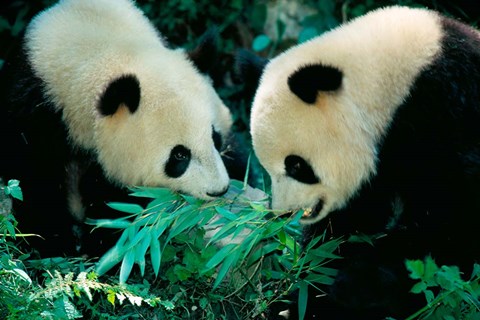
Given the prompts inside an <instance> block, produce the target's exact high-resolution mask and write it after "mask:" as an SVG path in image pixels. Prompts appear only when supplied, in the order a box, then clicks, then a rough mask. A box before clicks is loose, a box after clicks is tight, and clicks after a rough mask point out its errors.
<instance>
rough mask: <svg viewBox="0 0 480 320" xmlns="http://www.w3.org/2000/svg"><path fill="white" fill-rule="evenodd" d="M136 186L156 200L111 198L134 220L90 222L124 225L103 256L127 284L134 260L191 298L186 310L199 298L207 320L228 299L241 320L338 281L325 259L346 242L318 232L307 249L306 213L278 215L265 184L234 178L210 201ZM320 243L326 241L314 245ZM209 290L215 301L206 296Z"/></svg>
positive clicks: (103, 264) (105, 267) (103, 266)
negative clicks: (303, 237) (302, 226)
mask: <svg viewBox="0 0 480 320" xmlns="http://www.w3.org/2000/svg"><path fill="white" fill-rule="evenodd" d="M132 191H133V193H132V196H135V197H147V198H150V199H152V200H151V202H150V203H149V204H148V205H147V207H146V208H144V209H142V208H141V207H139V206H138V205H135V204H120V203H114V204H109V205H110V206H111V207H113V208H116V209H117V210H120V211H122V212H125V213H129V214H130V216H129V219H128V220H127V219H125V218H121V219H116V220H97V221H93V220H91V221H89V223H92V224H96V225H97V227H105V228H114V229H121V230H123V231H122V234H121V236H120V238H119V240H118V242H117V244H116V245H115V246H114V247H113V248H112V249H111V250H110V251H108V252H107V253H106V254H105V255H104V256H103V257H102V258H101V259H100V261H99V263H98V265H97V268H96V270H97V272H98V273H99V274H105V273H106V272H108V271H109V270H112V268H114V267H115V266H116V265H118V264H120V270H119V281H120V283H125V282H127V281H128V280H129V279H130V276H131V275H132V271H133V270H134V269H133V266H134V265H138V267H139V270H140V274H141V275H142V276H145V275H146V272H145V268H146V267H148V268H151V270H152V271H153V274H154V275H155V278H156V280H157V281H160V282H162V283H164V285H165V290H166V291H167V292H169V291H171V292H176V295H178V294H179V293H181V297H189V299H188V300H185V298H183V300H182V303H181V305H182V306H183V307H184V308H187V309H188V307H187V306H188V304H189V303H192V302H193V303H194V304H195V305H198V304H201V305H203V306H204V307H206V310H207V311H206V312H205V314H203V316H206V317H207V318H209V317H214V316H218V314H216V313H215V312H218V311H216V310H218V309H219V307H218V305H219V304H223V305H227V306H228V307H225V306H224V307H223V308H227V309H229V310H231V311H230V312H231V313H232V314H235V315H236V317H237V318H242V319H243V318H249V317H258V316H260V315H261V314H262V313H263V312H264V311H265V309H266V308H267V306H268V305H269V304H271V303H272V302H274V301H276V300H279V299H282V294H288V293H289V292H292V291H293V290H296V289H300V290H301V291H300V292H301V294H300V297H299V299H300V300H301V301H306V298H307V297H306V295H307V292H308V290H306V288H307V287H308V286H310V285H315V286H321V285H328V284H331V283H332V282H333V277H334V276H335V274H336V271H335V270H333V269H330V268H328V267H325V266H324V265H325V264H327V263H328V261H330V260H332V259H337V258H338V256H336V255H335V254H333V252H334V251H335V249H336V248H337V246H338V245H339V244H340V240H331V241H327V242H324V239H323V237H320V238H317V239H316V240H315V242H312V243H311V245H309V246H308V247H307V248H306V249H305V250H304V251H301V250H300V245H299V243H298V240H297V238H298V236H299V235H300V230H299V224H298V219H299V217H300V215H299V214H297V215H296V216H294V217H292V218H289V219H280V218H278V217H277V216H276V215H274V214H273V212H272V210H270V209H267V208H266V207H265V204H266V203H268V200H269V199H268V196H267V195H266V194H264V193H263V192H261V191H260V190H257V189H252V188H249V187H247V186H246V185H245V184H244V183H242V182H239V181H232V183H231V185H230V189H229V193H228V194H227V195H226V196H225V197H224V198H222V199H218V200H215V201H210V202H204V201H200V200H197V199H194V198H191V197H188V196H185V195H180V194H177V193H174V192H171V191H169V190H167V189H156V188H135V189H133V190H132ZM320 241H322V242H324V243H322V244H321V245H319V246H315V245H317V244H318V243H319V242H320ZM314 246H315V248H314ZM148 256H149V257H148ZM148 262H150V263H148ZM258 283H261V284H262V285H261V286H260V287H259V286H258V285H257V284H258ZM192 288H194V291H193V292H192V291H191V290H192ZM274 292H277V293H280V294H277V295H274V294H273V293H274ZM205 296H209V297H210V299H208V300H205V299H203V300H202V297H205ZM225 297H228V299H229V300H228V302H227V301H226V300H225ZM179 299H180V298H179ZM189 300H190V301H189ZM237 304H238V305H239V306H242V307H241V308H240V309H239V307H238V306H237ZM247 306H250V307H249V308H247ZM202 309H205V308H202ZM247 310H248V311H247ZM301 311H302V312H304V311H305V309H301ZM172 316H173V315H172Z"/></svg>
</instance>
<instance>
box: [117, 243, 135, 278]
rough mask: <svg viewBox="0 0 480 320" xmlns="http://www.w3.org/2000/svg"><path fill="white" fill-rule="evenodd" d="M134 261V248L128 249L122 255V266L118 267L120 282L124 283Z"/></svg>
mask: <svg viewBox="0 0 480 320" xmlns="http://www.w3.org/2000/svg"><path fill="white" fill-rule="evenodd" d="M134 262H135V250H129V251H127V253H126V254H125V256H124V257H123V261H122V266H121V267H120V283H125V282H126V281H127V280H128V277H129V276H130V272H132V268H133V263H134Z"/></svg>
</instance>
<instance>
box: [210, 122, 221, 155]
mask: <svg viewBox="0 0 480 320" xmlns="http://www.w3.org/2000/svg"><path fill="white" fill-rule="evenodd" d="M212 140H213V144H214V145H215V149H217V151H220V149H221V148H222V144H223V141H222V136H221V135H220V133H218V131H217V130H215V128H214V127H213V126H212Z"/></svg>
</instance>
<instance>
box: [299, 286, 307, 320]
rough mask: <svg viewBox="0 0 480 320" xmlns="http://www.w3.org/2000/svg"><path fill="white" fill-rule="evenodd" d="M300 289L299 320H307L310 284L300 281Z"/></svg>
mask: <svg viewBox="0 0 480 320" xmlns="http://www.w3.org/2000/svg"><path fill="white" fill-rule="evenodd" d="M298 289H299V290H298V319H299V320H303V319H304V318H305V312H306V311H307V301H308V283H307V282H305V281H300V282H299V283H298Z"/></svg>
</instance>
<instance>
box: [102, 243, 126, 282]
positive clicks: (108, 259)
mask: <svg viewBox="0 0 480 320" xmlns="http://www.w3.org/2000/svg"><path fill="white" fill-rule="evenodd" d="M125 251H126V248H125V247H124V246H121V245H119V242H117V244H116V245H115V246H114V247H112V248H111V249H110V250H109V251H107V253H105V254H104V255H103V256H102V258H101V259H100V261H98V263H97V266H96V268H95V269H96V271H97V274H98V275H99V276H100V275H103V274H104V273H105V272H107V271H108V270H110V269H111V268H113V267H114V266H115V265H117V264H118V263H119V262H120V261H121V260H122V259H123V256H124V255H125Z"/></svg>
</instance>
